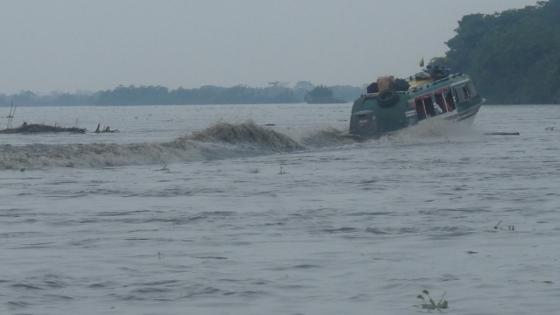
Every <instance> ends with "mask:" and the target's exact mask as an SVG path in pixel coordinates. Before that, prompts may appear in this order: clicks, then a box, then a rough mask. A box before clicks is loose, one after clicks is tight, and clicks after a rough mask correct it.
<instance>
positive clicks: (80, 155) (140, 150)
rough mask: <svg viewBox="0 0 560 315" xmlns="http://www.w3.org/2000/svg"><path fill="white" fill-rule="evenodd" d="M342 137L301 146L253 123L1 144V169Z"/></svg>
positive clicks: (247, 149) (229, 151)
mask: <svg viewBox="0 0 560 315" xmlns="http://www.w3.org/2000/svg"><path fill="white" fill-rule="evenodd" d="M340 135H341V132H340V131H335V130H334V129H333V130H327V131H324V132H318V133H317V134H316V135H312V136H309V137H306V138H305V139H303V140H302V141H301V143H300V142H298V141H296V140H294V139H292V138H290V137H288V136H286V135H284V134H282V133H279V132H277V131H274V130H272V129H269V128H264V127H261V126H258V125H256V124H255V123H253V122H246V123H242V124H228V123H218V124H216V125H213V126H211V127H209V128H207V129H206V130H203V131H201V132H196V133H193V134H191V135H188V136H185V137H180V138H177V139H175V140H173V141H170V142H162V143H133V144H101V143H95V144H30V145H24V146H12V145H1V146H0V169H4V170H9V169H15V170H18V169H39V168H51V167H76V168H99V167H111V166H124V165H140V164H167V163H175V162H190V161H202V160H216V159H226V158H236V157H248V156H257V155H263V154H272V153H288V152H293V151H300V150H304V149H306V148H307V146H313V145H318V144H322V145H325V144H326V143H329V141H330V143H331V144H335V143H338V141H339V138H340ZM329 139H330V140H329Z"/></svg>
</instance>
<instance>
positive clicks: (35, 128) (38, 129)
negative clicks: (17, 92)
mask: <svg viewBox="0 0 560 315" xmlns="http://www.w3.org/2000/svg"><path fill="white" fill-rule="evenodd" d="M58 132H69V133H85V132H86V129H85V128H78V127H68V128H66V127H59V126H51V125H43V124H28V123H26V122H24V123H23V124H21V126H19V127H17V128H7V129H2V130H0V134H19V133H21V134H33V133H58Z"/></svg>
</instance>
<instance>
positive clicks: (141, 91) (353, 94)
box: [0, 81, 362, 106]
mask: <svg viewBox="0 0 560 315" xmlns="http://www.w3.org/2000/svg"><path fill="white" fill-rule="evenodd" d="M313 89H314V85H313V84H311V83H310V82H306V81H302V82H298V83H297V84H296V85H295V86H294V87H286V86H282V85H271V86H268V87H262V88H256V87H248V86H243V85H238V86H234V87H218V86H203V87H200V88H196V89H184V88H178V89H174V90H171V89H168V88H166V87H163V86H118V87H116V88H115V89H112V90H104V91H98V92H94V93H52V94H49V95H38V94H35V93H33V92H30V91H24V92H20V93H17V94H14V95H4V94H0V106H10V104H11V103H12V102H13V103H14V104H16V105H18V106H49V105H50V106H71V105H194V104H197V105H204V104H280V103H302V102H304V101H305V100H304V99H305V96H306V95H307V94H308V93H309V92H310V91H312V90H313ZM329 90H330V91H332V92H333V95H334V97H335V98H336V99H340V100H342V101H346V102H351V101H353V100H354V99H356V98H357V97H358V96H359V95H360V93H361V92H362V89H361V88H358V87H352V86H331V87H329Z"/></svg>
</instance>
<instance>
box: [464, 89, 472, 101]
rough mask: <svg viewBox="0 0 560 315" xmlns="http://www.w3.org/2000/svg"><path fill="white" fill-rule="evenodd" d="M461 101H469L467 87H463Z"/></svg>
mask: <svg viewBox="0 0 560 315" xmlns="http://www.w3.org/2000/svg"><path fill="white" fill-rule="evenodd" d="M462 90H463V100H465V101H467V100H470V99H471V90H470V89H469V87H468V86H467V85H465V86H463V89H462Z"/></svg>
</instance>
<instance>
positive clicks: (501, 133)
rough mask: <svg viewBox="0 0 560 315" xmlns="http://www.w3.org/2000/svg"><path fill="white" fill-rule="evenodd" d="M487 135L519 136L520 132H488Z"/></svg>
mask: <svg viewBox="0 0 560 315" xmlns="http://www.w3.org/2000/svg"><path fill="white" fill-rule="evenodd" d="M484 135H485V136H519V135H520V133H519V132H517V131H516V132H486V133H484Z"/></svg>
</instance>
